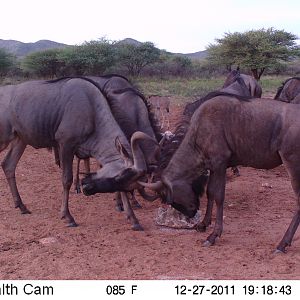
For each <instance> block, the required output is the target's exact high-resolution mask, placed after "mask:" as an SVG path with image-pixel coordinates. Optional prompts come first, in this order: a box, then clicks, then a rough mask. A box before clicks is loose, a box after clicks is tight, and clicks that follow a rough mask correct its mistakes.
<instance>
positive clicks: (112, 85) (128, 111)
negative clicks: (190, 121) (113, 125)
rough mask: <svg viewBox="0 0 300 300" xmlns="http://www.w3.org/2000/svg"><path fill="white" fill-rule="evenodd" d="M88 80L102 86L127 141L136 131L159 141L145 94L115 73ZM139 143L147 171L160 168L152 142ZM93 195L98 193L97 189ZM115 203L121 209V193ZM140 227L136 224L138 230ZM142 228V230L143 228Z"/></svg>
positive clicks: (155, 147)
mask: <svg viewBox="0 0 300 300" xmlns="http://www.w3.org/2000/svg"><path fill="white" fill-rule="evenodd" d="M89 78H91V79H92V80H93V81H95V82H97V83H98V84H99V86H100V87H101V90H102V92H103V94H104V96H105V97H106V99H107V102H108V104H109V106H110V109H111V111H112V114H113V116H114V118H115V119H116V121H117V123H118V124H119V126H120V128H121V129H122V131H123V132H124V134H125V136H126V137H127V139H128V140H130V139H131V137H132V135H133V133H134V132H136V131H140V132H144V133H145V134H147V135H148V136H150V137H151V138H152V139H153V140H157V141H159V139H160V138H161V133H160V130H159V126H158V123H157V122H156V120H155V117H154V114H153V113H152V111H151V109H150V104H149V103H148V102H147V100H146V99H145V97H144V95H143V94H142V93H140V92H139V91H138V90H137V89H136V88H134V87H133V85H132V84H131V83H130V82H129V81H128V80H127V79H126V78H125V77H123V76H118V75H116V74H113V75H106V76H101V77H89ZM138 144H139V146H140V149H141V151H142V153H143V155H144V158H145V163H146V167H147V172H148V173H151V172H153V170H154V169H155V168H156V166H157V159H158V157H157V156H158V148H157V146H156V144H154V143H153V141H149V140H140V141H138ZM138 190H139V192H140V194H141V195H142V196H143V197H144V198H145V199H146V200H150V201H153V200H154V199H155V198H156V197H151V196H150V195H147V194H146V193H145V192H144V190H143V189H141V188H138ZM93 192H94V193H96V192H97V191H96V189H94V190H93ZM130 194H131V197H132V199H133V200H134V201H135V203H134V205H136V206H138V205H139V204H138V202H137V201H136V200H135V197H134V191H131V192H130ZM116 200H117V201H116V202H117V209H118V210H122V202H121V201H120V200H121V195H120V193H119V192H117V194H116ZM136 222H137V219H136ZM137 226H138V225H137V224H136V225H135V228H137ZM139 228H140V229H142V227H141V226H140V225H139Z"/></svg>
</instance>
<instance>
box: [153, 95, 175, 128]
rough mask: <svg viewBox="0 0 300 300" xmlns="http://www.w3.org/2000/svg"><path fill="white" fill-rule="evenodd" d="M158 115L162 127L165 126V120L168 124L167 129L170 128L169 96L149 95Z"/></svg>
mask: <svg viewBox="0 0 300 300" xmlns="http://www.w3.org/2000/svg"><path fill="white" fill-rule="evenodd" d="M148 100H149V101H150V103H151V105H152V107H153V109H154V111H155V114H156V117H157V119H158V120H160V123H161V128H164V126H165V122H166V124H167V130H169V129H170V118H169V115H170V98H169V97H168V96H158V95H151V96H149V97H148Z"/></svg>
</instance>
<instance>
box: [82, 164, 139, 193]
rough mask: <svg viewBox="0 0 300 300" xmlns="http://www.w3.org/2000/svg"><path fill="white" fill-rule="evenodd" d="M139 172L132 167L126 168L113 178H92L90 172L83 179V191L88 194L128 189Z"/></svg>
mask: <svg viewBox="0 0 300 300" xmlns="http://www.w3.org/2000/svg"><path fill="white" fill-rule="evenodd" d="M136 175H137V172H136V171H135V170H133V169H131V168H128V169H125V170H124V171H123V172H121V174H119V175H117V176H116V177H112V178H99V179H92V174H89V175H88V176H86V177H85V178H83V179H82V182H81V184H82V187H83V193H84V194H85V195H86V196H90V195H94V194H96V193H114V192H117V191H128V190H130V189H129V188H128V186H129V184H130V183H131V182H132V181H133V180H134V177H135V176H136Z"/></svg>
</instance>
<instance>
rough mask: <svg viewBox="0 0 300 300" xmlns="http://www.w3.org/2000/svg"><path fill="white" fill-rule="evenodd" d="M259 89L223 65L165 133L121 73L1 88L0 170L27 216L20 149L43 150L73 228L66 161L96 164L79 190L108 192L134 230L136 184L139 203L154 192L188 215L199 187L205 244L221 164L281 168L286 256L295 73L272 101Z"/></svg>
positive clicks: (297, 162)
mask: <svg viewBox="0 0 300 300" xmlns="http://www.w3.org/2000/svg"><path fill="white" fill-rule="evenodd" d="M261 94H262V89H261V87H260V85H259V83H258V82H257V81H256V80H254V79H253V78H252V77H251V76H248V75H244V74H240V72H239V71H232V72H231V73H230V74H229V76H228V77H227V79H226V81H225V83H224V86H223V87H222V88H220V89H219V90H216V91H213V92H211V93H209V94H208V95H206V96H205V97H203V98H200V99H199V100H197V101H195V102H193V103H190V104H187V105H186V107H185V109H184V112H183V115H182V120H181V122H180V123H179V125H178V126H177V128H176V130H175V133H174V135H173V136H172V137H171V138H164V137H163V133H162V132H160V127H159V124H158V122H157V120H156V119H155V118H154V115H153V113H152V111H151V107H150V105H149V103H148V101H147V100H146V98H145V97H144V96H143V95H142V94H141V93H140V92H139V91H138V90H137V89H136V88H134V87H133V85H132V84H131V83H130V82H129V81H128V80H127V79H126V78H125V77H122V76H120V75H106V76H101V77H77V78H72V77H68V78H60V79H56V80H52V81H42V80H40V81H28V82H24V83H21V84H18V85H8V86H3V87H0V105H1V106H0V107H1V109H0V150H1V151H2V150H4V149H6V148H7V147H8V146H10V148H9V151H8V153H7V155H6V157H5V159H4V161H3V162H2V168H3V170H4V173H5V176H6V179H7V182H8V185H9V187H10V190H11V194H12V197H13V200H14V203H15V207H18V208H19V209H20V210H21V212H22V213H23V214H27V213H30V211H29V210H28V209H27V207H26V206H25V204H24V203H23V202H22V200H21V197H20V194H19V192H18V188H17V184H16V178H15V169H16V166H17V163H18V161H19V160H20V158H21V156H22V154H23V152H24V150H25V148H26V146H27V145H31V146H33V147H34V148H51V149H53V150H54V153H55V154H56V155H55V157H56V159H55V160H56V162H57V163H58V164H59V165H60V167H61V170H62V185H63V199H62V206H61V217H62V218H63V219H65V220H66V221H67V224H68V226H76V225H77V224H76V222H75V220H74V218H73V216H72V215H71V213H70V211H69V207H68V200H69V191H70V188H71V185H72V182H73V169H72V168H73V160H74V157H75V156H76V157H77V158H78V159H85V160H87V159H89V158H91V157H93V158H95V159H96V161H97V162H98V164H99V169H98V171H97V172H96V173H88V174H86V175H85V177H84V178H83V179H82V180H81V188H82V190H83V192H84V194H85V195H92V194H95V193H116V199H117V200H118V202H117V205H118V206H119V207H120V208H121V207H122V208H124V210H125V212H126V216H127V217H128V219H129V220H130V221H131V223H132V227H133V229H134V230H142V226H141V225H140V224H139V222H138V220H137V218H136V216H135V215H134V212H133V210H132V208H131V203H130V201H129V195H132V198H134V191H135V190H138V191H139V192H140V194H141V195H142V196H143V197H144V198H145V199H146V200H150V201H153V200H154V199H156V198H157V197H159V198H161V200H162V201H163V202H165V203H167V204H169V205H171V206H173V207H174V208H175V209H177V210H178V211H180V212H181V213H183V214H185V215H187V216H188V217H193V216H194V215H195V214H196V212H197V210H198V208H199V201H200V197H201V196H202V194H203V193H204V191H205V190H206V193H207V198H208V202H207V209H206V213H205V216H204V218H203V220H202V222H201V223H200V224H198V225H197V227H196V229H197V230H199V231H204V230H205V229H206V228H207V226H208V225H209V224H210V223H211V216H212V209H213V204H214V202H215V203H216V207H217V213H216V222H215V226H214V229H213V232H212V233H211V234H210V235H209V236H208V237H207V239H206V241H205V243H204V245H206V246H209V245H213V244H214V243H215V241H216V238H218V237H220V236H221V234H222V230H223V206H224V195H225V175H226V169H227V168H229V167H231V168H234V169H233V170H234V172H235V173H237V172H238V171H237V169H236V167H237V166H250V167H254V168H259V169H272V168H274V167H276V166H278V165H280V164H283V165H284V166H285V167H286V169H287V171H288V173H289V175H290V178H291V183H292V187H293V190H294V192H295V195H296V199H297V208H296V211H295V215H294V217H293V219H292V221H291V223H290V225H289V227H288V229H287V231H286V233H285V234H284V236H283V238H282V240H281V241H280V243H279V244H278V246H277V252H285V251H286V247H287V246H290V245H291V242H292V239H293V236H294V234H295V232H296V230H297V227H298V225H299V222H300V200H299V195H300V154H299V153H300V149H298V147H299V148H300V146H299V143H298V139H299V136H300V121H299V118H298V116H299V114H300V107H299V106H298V105H297V104H296V103H299V102H298V101H299V100H300V78H297V77H294V78H290V79H289V80H287V81H286V82H285V83H284V84H283V86H282V87H280V88H279V89H278V92H277V95H276V96H275V99H276V100H280V101H274V100H271V99H261V98H260V97H261ZM286 102H288V103H286ZM77 176H78V175H77V174H76V176H75V177H76V178H77ZM145 188H149V189H152V190H154V191H155V192H156V195H149V194H148V193H146V190H145ZM77 189H78V187H77Z"/></svg>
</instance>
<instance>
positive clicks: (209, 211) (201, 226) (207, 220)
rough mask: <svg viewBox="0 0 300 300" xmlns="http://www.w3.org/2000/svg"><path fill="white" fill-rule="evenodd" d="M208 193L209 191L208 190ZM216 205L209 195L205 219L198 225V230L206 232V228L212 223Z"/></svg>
mask: <svg viewBox="0 0 300 300" xmlns="http://www.w3.org/2000/svg"><path fill="white" fill-rule="evenodd" d="M207 193H208V191H207ZM213 206H214V201H213V199H211V198H210V197H209V196H208V195H207V204H206V212H205V216H204V218H203V220H202V221H201V223H200V224H198V225H196V230H197V231H200V232H204V231H205V230H206V228H207V227H208V226H209V225H210V224H211V215H212V210H213Z"/></svg>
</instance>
